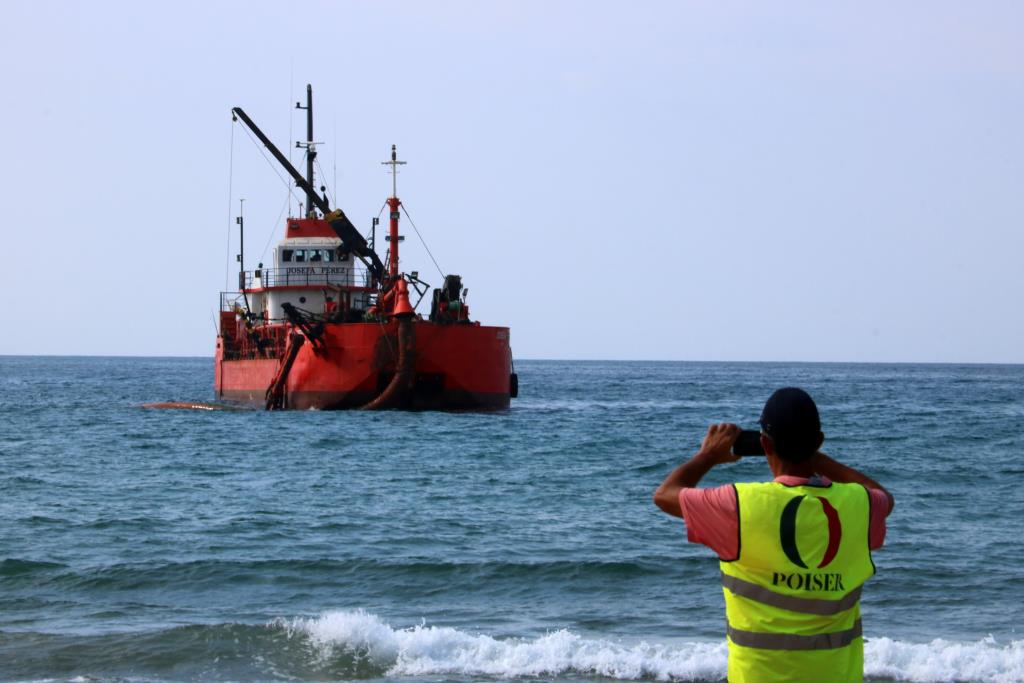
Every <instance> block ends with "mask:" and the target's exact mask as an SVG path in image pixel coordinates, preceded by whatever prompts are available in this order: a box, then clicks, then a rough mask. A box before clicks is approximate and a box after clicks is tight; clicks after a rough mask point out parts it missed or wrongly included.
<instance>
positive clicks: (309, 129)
mask: <svg viewBox="0 0 1024 683" xmlns="http://www.w3.org/2000/svg"><path fill="white" fill-rule="evenodd" d="M295 108H296V109H305V110H306V141H305V142H298V141H296V142H295V146H296V147H298V148H299V149H305V150H306V182H307V183H308V185H309V186H308V187H307V188H306V217H307V218H316V208H314V207H316V203H317V202H316V200H315V199H314V198H313V197H314V195H313V191H314V190H313V188H314V187H315V186H314V185H313V161H314V160H315V159H316V143H315V142H313V85H312V84H310V83H307V84H306V106H305V107H303V106H302V103H301V102H296V103H295Z"/></svg>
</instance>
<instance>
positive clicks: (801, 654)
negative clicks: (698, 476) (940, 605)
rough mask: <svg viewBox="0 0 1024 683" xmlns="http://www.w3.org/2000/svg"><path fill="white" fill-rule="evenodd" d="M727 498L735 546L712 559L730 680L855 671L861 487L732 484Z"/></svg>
mask: <svg viewBox="0 0 1024 683" xmlns="http://www.w3.org/2000/svg"><path fill="white" fill-rule="evenodd" d="M736 501H737V504H738V514H739V531H740V539H739V540H740V545H739V555H738V557H737V558H736V559H735V560H732V561H722V562H721V563H720V567H721V571H722V589H723V592H724V593H725V615H726V619H727V621H728V638H729V681H730V683H781V682H785V681H792V682H793V683H797V682H799V683H806V682H814V683H822V682H831V681H844V682H845V681H861V680H863V678H864V640H863V638H862V636H861V624H860V591H861V584H863V583H864V582H865V581H866V580H867V579H868V578H869V577H870V576H871V575H872V574H874V573H875V565H874V563H873V562H872V561H871V551H870V549H869V547H868V529H869V526H870V518H871V505H870V495H869V494H868V491H867V489H866V488H864V487H863V486H861V485H859V484H838V483H832V484H829V485H828V486H813V485H804V486H786V485H784V484H781V483H778V482H771V483H759V484H736Z"/></svg>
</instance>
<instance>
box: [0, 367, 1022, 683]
mask: <svg viewBox="0 0 1024 683" xmlns="http://www.w3.org/2000/svg"><path fill="white" fill-rule="evenodd" d="M517 370H518V372H519V376H520V387H521V394H520V398H518V399H516V400H514V401H513V407H512V408H511V409H510V410H508V411H506V412H501V413H492V414H473V413H438V412H423V413H400V412H388V413H361V412H313V411H309V412H279V413H265V412H262V411H255V410H247V411H238V412H191V411H164V410H144V409H141V408H140V407H139V406H140V405H141V404H142V403H145V402H149V401H163V400H193V401H195V400H201V401H203V400H205V401H210V400H212V398H213V396H212V374H213V366H212V361H211V360H210V359H206V358H202V359H168V358H50V357H45V358H44V357H0V519H2V523H0V678H3V679H5V680H7V679H70V678H74V677H81V676H85V677H91V678H92V679H94V680H255V679H266V680H272V679H273V680H277V679H288V678H292V679H305V680H338V679H352V678H371V679H372V678H385V679H389V680H406V679H408V680H438V679H452V680H476V679H479V678H480V677H497V678H519V677H523V676H526V677H530V678H531V680H533V679H535V678H536V677H540V678H542V679H545V680H549V679H551V680H553V679H565V678H567V677H569V678H572V677H577V678H578V677H580V676H583V677H594V678H607V677H612V678H626V679H641V680H654V679H689V680H721V679H722V678H723V677H724V649H723V646H722V639H723V624H724V614H723V606H722V597H721V589H720V588H719V583H718V566H717V562H716V561H715V560H714V557H713V555H712V553H711V552H710V551H709V550H707V549H706V548H703V547H700V546H695V545H688V544H687V543H686V542H685V529H684V526H683V524H682V522H680V521H679V520H675V519H671V518H669V517H667V516H665V515H664V514H662V513H660V512H659V511H658V510H657V509H656V508H655V507H654V506H653V505H652V503H651V493H652V491H653V489H654V488H655V487H656V486H657V484H658V483H659V482H660V481H661V479H662V478H663V477H664V476H665V475H666V474H667V473H668V471H669V470H671V468H672V467H674V466H675V465H676V464H678V463H679V462H681V461H682V460H683V459H685V458H687V457H689V456H690V455H691V454H692V453H693V452H694V451H695V450H696V448H697V446H698V444H699V442H700V439H701V437H702V435H703V433H704V430H705V429H706V427H707V425H708V424H709V423H712V422H719V421H735V422H739V423H740V424H743V425H747V426H751V427H753V426H754V421H755V419H756V417H757V416H758V414H759V411H760V407H761V405H762V403H763V402H764V400H765V398H767V396H768V395H769V394H770V393H771V391H772V390H773V389H775V388H777V387H780V386H786V385H797V386H802V387H804V388H806V389H807V390H808V391H810V392H811V393H812V395H814V397H815V398H816V400H817V401H818V405H819V408H820V410H821V414H822V419H823V423H824V429H825V431H826V435H827V441H826V445H825V450H826V451H827V452H829V453H830V454H832V455H833V456H834V457H836V458H838V459H840V460H842V461H844V462H847V463H850V464H852V465H854V466H856V467H859V468H862V469H863V470H864V471H866V472H867V473H869V474H870V475H871V476H873V477H874V478H876V479H877V480H879V481H880V482H882V483H883V484H884V485H885V486H887V487H888V488H889V489H890V491H892V493H893V494H894V495H895V497H896V499H897V507H896V510H895V511H894V513H893V515H892V516H891V517H890V519H889V528H888V537H887V542H886V546H885V548H884V549H883V550H882V551H880V552H878V553H876V555H875V561H876V564H877V566H878V574H877V576H876V577H875V578H873V579H872V580H871V581H870V583H869V584H868V586H867V588H866V589H865V594H864V599H863V613H864V622H865V633H866V636H867V637H868V648H867V668H868V672H869V675H871V676H872V677H873V680H920V681H930V680H936V681H938V680H985V681H989V680H991V681H1003V680H1006V681H1009V680H1021V679H1024V643H1022V642H1021V638H1022V636H1021V634H1020V629H1021V627H1022V624H1024V617H1022V606H1024V568H1022V566H1021V565H1022V559H1021V558H1022V556H1024V554H1022V551H1021V545H1020V535H1021V534H1020V529H1021V520H1022V519H1024V493H1022V484H1024V454H1022V451H1024V391H1022V389H1024V366H995V365H962V366H961V365H863V364H856V365H854V364H793V363H778V364H775V363H682V362H679V363H677V362H561V361H520V362H518V363H517ZM767 477H768V472H767V468H766V466H765V462H764V460H763V459H758V458H748V459H745V460H743V461H741V462H739V463H736V464H733V465H728V466H723V467H720V468H716V469H715V470H713V471H712V472H711V473H710V474H709V475H708V477H707V478H706V482H705V483H706V484H707V485H715V484H720V483H725V482H729V481H756V480H764V479H766V478H767ZM951 647H959V648H960V649H959V650H956V656H954V654H953V653H952V652H953V651H951V650H950V649H949V648H951ZM965 648H966V649H965ZM965 653H966V654H965ZM943 657H945V658H946V659H947V660H949V661H947V662H946V664H945V666H946V668H941V667H940V668H936V667H939V663H941V661H945V660H943V659H942V658H943ZM531 667H532V668H531ZM872 667H874V668H872ZM958 667H959V668H958ZM972 667H973V668H972ZM951 671H952V672H953V674H950V673H949V672H951ZM872 672H874V673H872ZM1018 674H1019V675H1020V678H1015V676H1017V675H1018ZM950 675H953V677H952V678H950V677H948V676H950ZM944 676H946V677H944Z"/></svg>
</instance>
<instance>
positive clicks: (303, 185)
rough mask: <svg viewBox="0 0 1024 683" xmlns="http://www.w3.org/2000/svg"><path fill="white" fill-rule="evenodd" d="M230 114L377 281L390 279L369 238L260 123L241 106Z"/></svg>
mask: <svg viewBox="0 0 1024 683" xmlns="http://www.w3.org/2000/svg"><path fill="white" fill-rule="evenodd" d="M307 93H308V96H309V98H310V99H309V105H308V106H310V107H312V97H313V95H312V89H307ZM231 113H232V115H233V116H234V117H236V118H238V119H241V120H242V123H244V124H245V125H246V126H248V128H249V130H251V131H252V132H253V133H254V134H255V135H256V137H257V138H259V139H260V142H262V143H263V144H264V145H265V146H266V148H267V149H269V150H270V153H271V154H273V155H274V158H275V159H277V161H278V163H279V164H281V166H282V167H283V168H284V170H286V171H288V174H289V175H290V176H291V177H292V178H293V179H294V180H295V184H296V185H297V186H298V187H299V188H300V189H301V190H302V191H304V192H305V193H306V198H307V201H312V202H313V203H314V204H315V205H316V208H318V209H320V211H322V212H323V214H324V220H325V221H327V222H328V223H329V224H330V226H331V228H332V229H333V230H334V232H335V233H337V235H338V237H339V238H340V239H341V243H342V244H343V245H345V249H347V250H348V251H350V252H352V253H353V254H355V255H356V256H357V257H358V258H359V260H361V261H362V262H363V263H364V264H366V268H367V269H368V270H369V271H370V275H371V276H373V278H374V279H375V280H377V281H378V282H382V281H384V280H385V279H386V278H387V273H386V269H385V268H384V263H383V261H381V260H380V257H379V256H378V255H377V252H375V251H374V250H373V249H372V248H371V247H370V245H369V244H367V242H366V239H365V238H364V237H363V236H362V235H361V234H360V233H359V231H358V230H356V227H355V226H354V225H352V221H350V220H349V219H348V216H346V215H345V212H344V211H342V210H341V209H337V208H336V209H331V207H330V205H328V203H327V199H326V198H324V197H321V196H320V195H319V194H317V191H316V189H315V188H314V187H313V184H312V182H311V180H312V178H310V179H308V180H307V179H306V178H304V177H302V174H301V173H299V172H298V171H297V170H296V169H295V167H294V166H292V164H291V162H290V161H288V158H287V157H286V156H285V155H283V154H281V150H279V149H278V148H277V147H276V146H275V145H274V143H272V142H271V141H270V139H269V138H268V137H267V136H266V135H264V134H263V131H262V130H260V129H259V126H257V125H256V124H255V123H253V120H252V119H250V118H249V116H248V114H246V113H245V112H244V111H242V109H241V107H235V108H234V109H232V110H231Z"/></svg>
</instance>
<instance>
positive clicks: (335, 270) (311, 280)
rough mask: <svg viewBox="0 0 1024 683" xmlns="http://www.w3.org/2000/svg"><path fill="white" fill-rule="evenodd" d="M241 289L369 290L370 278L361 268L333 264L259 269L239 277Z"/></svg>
mask: <svg viewBox="0 0 1024 683" xmlns="http://www.w3.org/2000/svg"><path fill="white" fill-rule="evenodd" d="M238 285H239V288H241V289H252V288H254V287H323V286H325V285H333V286H339V287H369V286H370V275H369V272H367V270H366V268H365V267H363V266H362V265H359V266H351V265H337V264H332V263H324V264H310V265H308V266H291V267H288V268H260V269H258V270H247V271H245V272H244V273H239V274H238Z"/></svg>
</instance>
